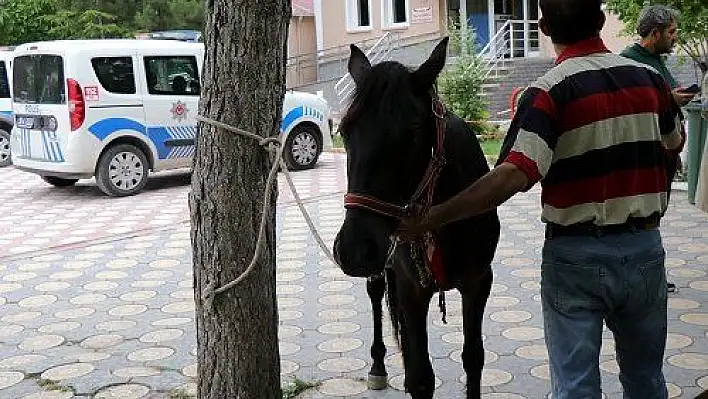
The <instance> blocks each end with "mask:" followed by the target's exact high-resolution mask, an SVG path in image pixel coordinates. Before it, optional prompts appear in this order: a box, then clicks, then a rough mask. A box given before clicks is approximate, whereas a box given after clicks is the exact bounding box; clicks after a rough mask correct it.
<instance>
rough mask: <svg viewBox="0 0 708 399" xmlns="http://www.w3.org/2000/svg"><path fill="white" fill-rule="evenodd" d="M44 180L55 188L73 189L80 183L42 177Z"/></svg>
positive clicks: (73, 180) (52, 177) (71, 180)
mask: <svg viewBox="0 0 708 399" xmlns="http://www.w3.org/2000/svg"><path fill="white" fill-rule="evenodd" d="M42 180H44V182H45V183H49V184H51V185H52V186H54V187H71V186H73V185H74V184H76V182H77V181H79V179H63V178H61V177H56V176H42Z"/></svg>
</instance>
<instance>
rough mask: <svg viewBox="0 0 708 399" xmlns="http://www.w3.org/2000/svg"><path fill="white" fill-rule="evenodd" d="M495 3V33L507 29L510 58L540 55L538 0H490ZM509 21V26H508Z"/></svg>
mask: <svg viewBox="0 0 708 399" xmlns="http://www.w3.org/2000/svg"><path fill="white" fill-rule="evenodd" d="M489 2H490V4H491V3H492V2H493V3H494V13H493V19H494V31H495V32H498V31H499V30H501V29H507V30H508V31H509V34H508V36H507V38H508V39H509V40H508V41H507V42H506V46H507V47H508V52H507V54H508V56H509V57H512V58H516V57H534V56H538V54H539V31H538V0H489ZM507 21H509V22H508V25H507Z"/></svg>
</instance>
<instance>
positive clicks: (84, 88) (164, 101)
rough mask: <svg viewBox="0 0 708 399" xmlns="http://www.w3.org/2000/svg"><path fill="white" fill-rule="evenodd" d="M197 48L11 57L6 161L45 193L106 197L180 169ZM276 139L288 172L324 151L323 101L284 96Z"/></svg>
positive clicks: (187, 158)
mask: <svg viewBox="0 0 708 399" xmlns="http://www.w3.org/2000/svg"><path fill="white" fill-rule="evenodd" d="M203 57H204V45H203V44H202V43H186V42H181V41H162V40H159V41H158V40H100V41H96V40H85V41H53V42H39V43H29V44H24V45H21V46H18V47H17V48H16V49H15V52H14V61H13V67H12V74H13V105H12V108H13V111H14V113H15V130H14V132H13V135H12V155H13V158H14V164H15V166H16V167H17V168H19V169H22V170H25V171H28V172H32V173H36V174H38V175H40V176H41V177H42V179H44V181H46V182H47V183H49V184H52V185H54V186H60V187H63V186H71V185H73V184H74V183H76V182H77V181H78V179H85V178H91V177H95V178H96V182H97V184H98V187H99V188H100V189H101V190H102V191H103V192H104V193H106V194H108V195H111V196H125V195H132V194H136V193H138V192H139V191H140V190H141V189H142V188H143V187H144V186H145V184H146V182H147V178H148V174H149V172H150V171H161V170H169V169H176V168H184V167H190V166H191V164H192V157H193V155H194V152H195V136H196V133H197V129H196V120H195V115H196V113H197V109H198V102H199V95H200V84H199V82H201V79H200V77H201V68H202V63H203ZM281 131H282V134H283V139H284V142H285V149H284V157H285V160H286V163H287V165H288V167H289V168H290V169H306V168H311V167H313V166H314V165H315V164H316V162H317V160H318V158H319V155H320V153H321V152H322V151H323V150H325V149H327V148H330V147H331V146H332V138H331V127H330V110H329V106H328V104H327V102H326V101H325V100H324V98H322V97H320V96H316V95H313V94H309V93H298V92H288V93H287V94H286V95H285V99H284V104H283V115H282V124H281Z"/></svg>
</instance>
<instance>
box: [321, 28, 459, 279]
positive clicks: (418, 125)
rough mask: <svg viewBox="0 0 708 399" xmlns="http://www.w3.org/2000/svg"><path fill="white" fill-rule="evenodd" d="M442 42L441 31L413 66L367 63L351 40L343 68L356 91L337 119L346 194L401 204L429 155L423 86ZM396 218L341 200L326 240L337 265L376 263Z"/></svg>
mask: <svg viewBox="0 0 708 399" xmlns="http://www.w3.org/2000/svg"><path fill="white" fill-rule="evenodd" d="M447 42H448V39H447V38H445V39H443V40H442V41H441V42H440V43H439V44H438V45H437V46H436V47H435V50H433V52H432V54H431V55H430V57H429V58H428V60H426V61H425V62H424V63H423V64H422V65H421V66H420V67H419V68H418V69H416V70H411V69H408V68H407V67H405V66H403V65H402V64H400V63H398V62H393V61H386V62H382V63H380V64H377V65H374V66H371V63H370V62H369V60H368V59H367V57H366V55H365V54H364V53H363V52H362V51H361V50H360V49H359V48H358V47H356V46H354V45H352V46H351V56H350V58H349V73H350V75H351V76H352V78H353V79H354V82H355V84H356V91H355V93H354V97H353V99H352V102H351V104H350V106H349V109H348V110H347V113H346V115H345V116H344V118H342V122H341V124H340V131H341V132H342V136H343V138H344V143H345V146H346V149H347V178H348V191H349V193H350V194H358V195H363V196H366V197H368V198H374V199H376V200H378V201H380V202H381V203H387V204H393V205H397V206H401V207H403V206H405V205H407V204H408V202H409V200H410V199H411V197H412V195H413V193H414V192H415V191H416V188H417V187H418V185H419V184H420V182H421V180H422V178H423V175H424V173H425V170H426V168H427V167H428V165H429V163H430V159H431V156H432V149H433V144H434V142H435V138H436V124H435V123H436V119H435V116H434V115H433V98H432V95H431V92H432V89H433V86H434V83H435V80H436V79H437V77H438V75H439V74H440V71H442V69H443V67H444V66H445V58H446V52H447ZM398 223H399V220H398V218H397V217H396V216H395V215H391V214H389V215H386V212H380V211H377V210H371V209H365V207H349V206H348V207H347V212H346V217H345V219H344V224H343V225H342V227H341V229H340V230H339V233H338V234H337V237H336V239H335V243H334V254H335V257H336V259H337V262H338V264H339V266H340V267H341V268H342V270H343V271H344V272H345V273H346V274H347V275H350V276H355V277H368V276H370V275H373V274H375V273H378V272H380V271H382V270H383V267H384V263H385V260H386V255H387V251H388V248H389V245H390V238H389V237H390V236H391V234H392V233H393V232H394V230H395V228H396V227H397V226H398Z"/></svg>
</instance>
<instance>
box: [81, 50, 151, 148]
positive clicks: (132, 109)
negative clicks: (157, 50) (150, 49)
mask: <svg viewBox="0 0 708 399" xmlns="http://www.w3.org/2000/svg"><path fill="white" fill-rule="evenodd" d="M84 57H85V58H83V57H82V58H81V60H82V63H85V65H84V68H82V71H86V72H84V73H82V75H83V76H85V77H86V78H85V79H82V81H81V84H82V85H83V91H84V99H85V101H86V106H87V108H88V111H87V113H86V119H87V120H86V126H87V128H89V131H90V132H91V134H93V135H94V136H96V138H98V139H99V140H101V141H102V142H104V141H105V140H106V139H107V138H108V137H109V136H111V135H113V134H114V133H117V132H121V133H122V134H125V132H126V131H131V130H129V129H126V127H127V126H138V124H139V125H145V112H144V111H143V103H142V101H143V99H142V93H140V92H139V91H138V88H137V84H136V79H135V76H136V73H135V70H136V65H137V64H138V57H137V55H135V54H130V52H126V53H125V54H115V55H104V54H101V53H95V52H91V53H84ZM89 63H90V68H91V72H89V71H88V70H87V68H86V67H88V66H89ZM92 75H93V76H92ZM94 76H95V77H94ZM136 123H137V124H136ZM136 134H138V133H136ZM103 144H104V145H105V143H103ZM145 155H146V156H148V157H149V156H150V154H145Z"/></svg>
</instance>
